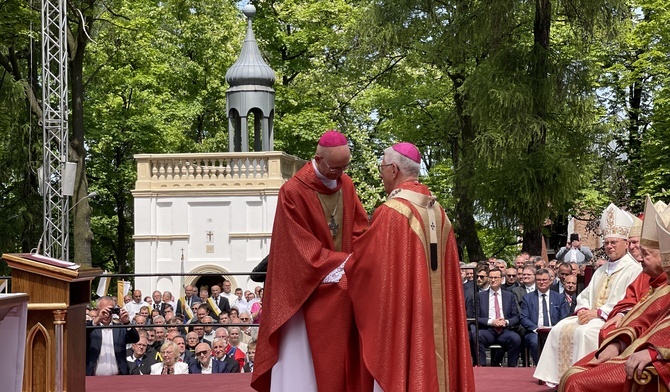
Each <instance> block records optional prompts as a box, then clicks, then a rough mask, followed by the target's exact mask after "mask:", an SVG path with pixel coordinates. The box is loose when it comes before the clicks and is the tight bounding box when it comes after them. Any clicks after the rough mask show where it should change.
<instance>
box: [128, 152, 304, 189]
mask: <svg viewBox="0 0 670 392" xmlns="http://www.w3.org/2000/svg"><path fill="white" fill-rule="evenodd" d="M135 160H136V161H137V183H136V184H135V190H134V192H135V193H141V192H142V191H148V190H151V191H157V190H171V191H174V190H189V191H194V190H212V189H216V188H219V189H231V188H257V187H263V188H268V187H270V188H277V189H278V188H279V187H281V185H282V184H283V183H284V182H285V181H286V180H287V179H288V178H290V177H291V176H292V175H293V174H294V173H295V172H296V171H298V170H299V169H300V167H302V166H303V165H304V163H305V161H303V160H301V159H299V158H296V157H294V156H291V155H287V154H285V153H283V152H280V151H268V152H246V153H204V154H138V155H135Z"/></svg>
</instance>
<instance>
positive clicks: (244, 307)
mask: <svg viewBox="0 0 670 392" xmlns="http://www.w3.org/2000/svg"><path fill="white" fill-rule="evenodd" d="M230 306H234V307H236V308H237V310H239V311H240V313H244V312H249V309H250V307H249V304H248V303H247V300H246V299H244V297H242V298H241V299H240V298H237V295H236V296H235V300H234V301H233V302H231V305H230Z"/></svg>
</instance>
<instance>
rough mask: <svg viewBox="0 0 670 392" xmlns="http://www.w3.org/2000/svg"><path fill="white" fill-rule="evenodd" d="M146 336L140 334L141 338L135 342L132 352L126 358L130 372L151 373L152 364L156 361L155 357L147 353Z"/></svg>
mask: <svg viewBox="0 0 670 392" xmlns="http://www.w3.org/2000/svg"><path fill="white" fill-rule="evenodd" d="M145 336H146V335H145ZM145 336H140V340H139V341H138V342H137V343H133V346H132V348H131V350H132V353H131V354H130V355H129V356H128V357H127V358H126V360H127V361H128V368H129V369H130V373H129V374H151V365H153V364H154V363H156V360H155V359H154V358H153V357H150V356H148V355H147V338H146V337H145Z"/></svg>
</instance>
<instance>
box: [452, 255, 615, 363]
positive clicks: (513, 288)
mask: <svg viewBox="0 0 670 392" xmlns="http://www.w3.org/2000/svg"><path fill="white" fill-rule="evenodd" d="M605 262H606V260H605V259H602V258H599V259H590V260H586V261H584V262H583V263H581V264H580V263H576V262H570V261H564V260H558V259H552V260H550V261H547V260H544V259H543V258H542V257H541V256H530V255H529V254H528V253H526V252H523V253H521V254H519V255H518V256H517V257H516V258H515V260H514V263H513V264H511V263H509V264H508V263H507V262H506V261H505V260H502V259H497V258H495V257H490V258H489V259H488V260H482V261H480V262H478V263H472V264H461V278H462V280H463V291H464V293H465V305H466V313H467V315H468V318H470V319H472V320H474V319H476V320H477V324H476V325H475V323H474V322H473V323H472V324H471V325H470V344H471V352H472V358H473V363H474V364H479V365H480V366H487V365H492V366H499V365H501V359H502V356H503V355H504V353H505V352H507V354H508V360H507V365H508V366H510V367H514V366H517V365H518V364H519V363H522V364H524V365H529V364H530V362H529V361H530V360H532V363H533V364H537V362H538V358H539V357H538V332H537V331H538V329H539V330H540V331H542V329H543V328H544V329H546V327H550V326H553V325H555V324H556V323H558V321H560V320H562V319H564V318H565V317H567V316H568V315H572V314H573V313H574V311H575V307H576V305H577V296H578V295H579V294H580V292H581V291H578V285H577V281H578V278H579V276H584V274H585V271H586V269H587V268H591V269H592V270H596V269H597V268H598V267H599V266H600V265H602V264H603V263H605ZM475 293H476V295H475ZM495 293H499V295H500V297H501V304H499V306H498V307H499V310H498V312H499V315H498V317H495V314H496V311H495V304H493V307H492V308H489V307H488V306H487V305H488V304H489V302H490V301H492V299H490V298H489V296H491V295H493V296H494V297H495V296H496V294H495ZM531 293H532V294H531ZM543 295H544V296H543ZM545 301H547V311H546V313H545V312H544V303H545ZM499 318H502V319H503V320H506V321H505V322H504V324H505V325H500V326H496V325H494V321H495V320H496V319H499ZM489 320H491V321H489ZM496 328H499V329H498V331H496ZM500 328H502V329H500ZM475 335H477V338H475ZM494 344H497V345H500V346H501V347H503V349H504V350H503V351H496V352H495V354H496V355H494V356H493V357H491V358H490V361H489V362H487V355H486V354H487V352H486V351H487V349H488V348H489V347H490V346H491V345H494ZM526 353H527V354H529V357H530V358H527V357H526V356H525V354H526ZM522 354H523V355H522Z"/></svg>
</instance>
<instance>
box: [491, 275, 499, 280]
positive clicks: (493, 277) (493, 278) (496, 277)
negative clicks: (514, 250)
mask: <svg viewBox="0 0 670 392" xmlns="http://www.w3.org/2000/svg"><path fill="white" fill-rule="evenodd" d="M498 279H502V277H500V276H489V280H498Z"/></svg>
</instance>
